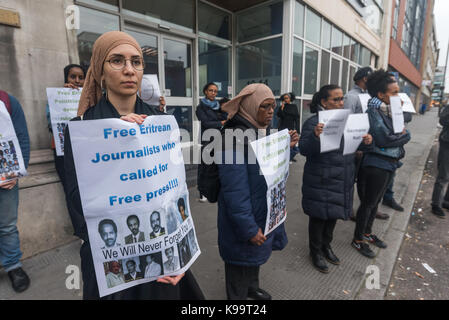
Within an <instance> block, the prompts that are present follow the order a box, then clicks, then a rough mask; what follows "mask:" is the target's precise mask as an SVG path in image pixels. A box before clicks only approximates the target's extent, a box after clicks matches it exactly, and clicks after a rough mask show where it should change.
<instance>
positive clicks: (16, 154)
mask: <svg viewBox="0 0 449 320" xmlns="http://www.w3.org/2000/svg"><path fill="white" fill-rule="evenodd" d="M25 175H27V171H26V169H25V164H24V162H23V157H22V150H21V149H20V145H19V140H18V139H17V136H16V132H15V130H14V125H13V123H12V120H11V116H10V114H9V112H8V110H7V109H6V106H5V105H4V103H3V102H2V101H0V184H3V183H5V182H8V181H10V180H12V179H16V178H20V177H23V176H25Z"/></svg>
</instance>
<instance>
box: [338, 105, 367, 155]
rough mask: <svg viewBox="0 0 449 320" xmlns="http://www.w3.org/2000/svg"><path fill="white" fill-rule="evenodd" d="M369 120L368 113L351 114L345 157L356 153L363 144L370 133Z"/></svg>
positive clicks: (347, 126)
mask: <svg viewBox="0 0 449 320" xmlns="http://www.w3.org/2000/svg"><path fill="white" fill-rule="evenodd" d="M369 128H370V126H369V120H368V115H367V114H366V113H362V114H351V115H349V117H348V120H347V121H346V126H345V131H344V137H345V147H344V149H343V155H347V154H351V153H355V152H356V151H357V149H358V147H359V146H360V144H361V143H362V140H363V136H364V135H366V134H367V133H368V131H369Z"/></svg>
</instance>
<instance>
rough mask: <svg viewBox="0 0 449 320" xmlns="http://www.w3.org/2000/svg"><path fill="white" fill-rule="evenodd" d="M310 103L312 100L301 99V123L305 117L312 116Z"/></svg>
mask: <svg viewBox="0 0 449 320" xmlns="http://www.w3.org/2000/svg"><path fill="white" fill-rule="evenodd" d="M310 103H312V100H303V101H302V114H301V122H302V123H303V124H304V122H305V121H306V120H307V119H309V118H310V117H311V116H313V114H312V112H310Z"/></svg>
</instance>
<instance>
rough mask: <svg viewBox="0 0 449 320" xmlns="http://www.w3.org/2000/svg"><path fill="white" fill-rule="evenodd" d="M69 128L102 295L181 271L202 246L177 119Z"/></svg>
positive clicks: (82, 123) (87, 123) (93, 122)
mask: <svg viewBox="0 0 449 320" xmlns="http://www.w3.org/2000/svg"><path fill="white" fill-rule="evenodd" d="M69 128H70V136H71V143H72V148H73V155H74V160H75V168H76V173H77V179H78V185H79V190H80V196H81V203H82V206H83V211H84V217H85V219H86V222H87V228H88V233H89V240H90V245H91V249H92V256H93V259H94V266H95V272H96V277H97V282H98V288H99V292H100V296H105V295H108V294H111V293H114V292H118V291H121V290H124V289H126V288H129V287H132V286H134V285H138V284H141V283H144V282H149V281H154V280H157V279H158V278H159V277H161V276H167V275H170V276H171V275H178V274H181V273H183V272H185V271H186V270H187V269H188V268H189V267H190V266H191V265H192V263H193V262H194V261H195V260H196V259H197V257H198V256H199V255H200V249H199V246H198V242H197V239H196V233H195V227H194V224H193V219H192V214H191V211H190V205H189V192H188V189H187V184H186V177H185V168H184V161H183V158H182V152H181V145H180V135H179V128H178V124H177V122H176V120H175V118H174V117H173V116H149V117H147V118H146V119H145V122H144V123H143V124H142V125H140V126H139V125H137V124H135V123H129V122H125V121H122V120H119V119H103V120H90V121H71V122H69Z"/></svg>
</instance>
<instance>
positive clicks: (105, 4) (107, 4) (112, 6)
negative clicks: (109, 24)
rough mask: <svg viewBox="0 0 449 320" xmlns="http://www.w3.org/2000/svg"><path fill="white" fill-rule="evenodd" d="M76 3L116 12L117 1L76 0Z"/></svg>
mask: <svg viewBox="0 0 449 320" xmlns="http://www.w3.org/2000/svg"><path fill="white" fill-rule="evenodd" d="M77 2H79V3H87V4H92V5H95V6H97V7H99V8H103V9H108V10H114V11H118V0H78V1H77Z"/></svg>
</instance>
